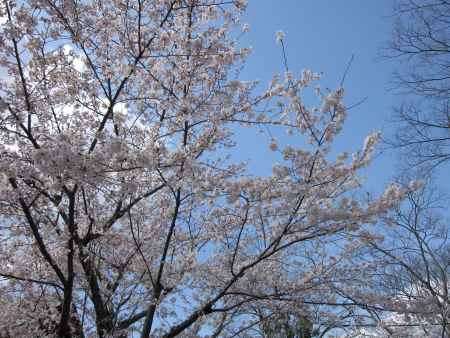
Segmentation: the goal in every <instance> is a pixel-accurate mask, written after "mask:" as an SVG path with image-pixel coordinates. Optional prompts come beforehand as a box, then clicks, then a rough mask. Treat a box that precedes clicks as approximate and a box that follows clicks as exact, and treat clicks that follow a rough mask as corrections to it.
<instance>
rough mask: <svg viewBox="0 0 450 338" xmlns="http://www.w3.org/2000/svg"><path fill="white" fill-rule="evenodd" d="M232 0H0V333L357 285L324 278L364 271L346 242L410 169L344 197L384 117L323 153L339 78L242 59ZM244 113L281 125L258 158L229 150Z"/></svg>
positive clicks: (211, 322) (163, 328)
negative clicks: (259, 167)
mask: <svg viewBox="0 0 450 338" xmlns="http://www.w3.org/2000/svg"><path fill="white" fill-rule="evenodd" d="M245 7H246V4H245V1H243V0H233V1H214V0H127V1H125V0H113V1H100V0H87V1H76V0H28V1H13V0H4V1H2V3H1V7H0V16H1V17H2V21H1V22H2V23H1V26H0V140H1V143H0V169H1V170H0V182H1V183H0V215H1V218H2V220H1V225H0V241H1V246H0V257H1V264H0V276H2V281H1V282H0V308H1V309H2V310H1V313H2V316H1V317H0V335H1V336H2V337H55V336H56V337H142V338H145V337H149V336H150V334H151V336H152V337H166V338H169V337H175V336H181V337H199V336H200V337H202V336H210V337H219V336H220V337H237V336H241V337H243V336H246V335H247V336H248V333H247V332H249V330H251V329H252V328H254V327H255V326H256V325H258V323H259V321H260V319H259V317H258V315H257V314H256V313H255V312H254V311H253V309H254V308H255V306H256V305H257V306H258V307H259V308H265V309H267V310H268V311H270V310H271V309H272V310H273V309H276V308H279V307H280V306H283V308H284V309H285V311H287V312H288V311H290V309H292V310H293V311H294V312H298V311H299V310H301V311H300V313H302V314H304V316H305V317H307V318H311V317H310V316H308V313H309V312H310V311H315V313H320V319H321V320H322V321H323V322H326V321H329V322H332V321H333V320H335V319H336V316H337V311H338V312H339V311H341V310H338V309H345V310H346V311H348V312H349V314H350V313H351V311H350V310H349V309H350V308H351V307H352V306H353V305H357V304H354V303H352V302H351V301H349V298H347V299H344V298H343V297H342V296H340V294H339V293H337V292H336V290H343V289H345V290H347V291H348V292H350V291H354V292H358V295H362V294H364V292H366V291H367V288H366V287H365V283H366V281H365V279H366V277H367V276H368V274H366V272H365V271H368V268H367V266H359V265H358V264H357V263H355V262H354V261H353V260H352V257H353V255H354V252H355V251H357V250H360V248H361V247H362V246H364V245H366V244H365V243H366V242H367V239H368V238H372V239H373V236H372V235H370V231H371V225H372V224H375V223H376V222H377V220H378V218H379V217H380V215H383V214H385V213H386V212H387V211H388V210H389V209H391V207H392V206H394V205H395V204H396V203H397V202H398V201H399V200H400V199H401V198H402V197H403V196H404V194H405V192H406V191H407V189H402V188H400V187H399V186H397V185H390V186H388V187H387V189H386V191H385V192H384V194H382V195H381V196H380V197H379V198H377V199H373V200H370V201H364V200H362V199H358V198H357V194H356V192H357V190H358V189H359V188H360V187H361V180H360V178H359V176H358V175H359V174H358V173H359V171H360V170H361V169H363V168H365V167H366V166H368V165H369V164H370V162H371V155H372V153H373V149H374V146H375V145H376V143H377V140H378V138H379V135H378V134H377V133H374V134H372V135H369V136H368V137H367V139H366V140H365V142H364V144H363V146H362V149H361V150H359V151H356V149H355V152H354V154H353V156H350V155H349V154H348V153H343V154H341V155H339V156H337V157H336V156H332V143H333V140H334V139H335V137H336V135H338V133H339V132H340V131H341V128H342V125H343V123H344V120H345V118H346V109H345V105H344V103H343V102H342V99H343V94H344V91H343V89H342V88H338V89H336V90H335V91H331V92H323V91H321V90H320V89H319V88H317V90H316V93H317V97H318V101H317V102H318V103H317V104H316V105H315V106H310V105H308V104H307V102H306V101H305V100H303V99H302V96H303V92H304V91H305V90H308V88H309V87H311V85H312V84H313V83H314V82H315V81H317V80H319V76H318V74H316V73H313V72H311V71H303V72H302V73H300V75H299V76H298V77H296V76H294V74H293V73H291V72H289V71H287V72H286V74H285V75H284V76H274V78H273V80H272V81H271V82H270V83H269V86H268V89H267V90H259V88H261V87H260V86H258V83H257V82H255V81H244V80H243V79H242V78H241V76H240V74H239V71H240V69H241V68H242V66H243V65H244V61H245V60H246V58H247V56H248V54H249V52H250V50H249V49H247V48H241V47H240V45H239V41H238V39H239V35H241V34H243V32H242V29H243V30H244V31H246V30H248V26H246V25H244V26H243V27H242V28H240V25H241V24H240V21H239V18H240V14H241V13H242V12H243V11H244V9H245ZM277 39H278V40H279V42H280V43H281V44H282V46H284V42H283V41H284V35H283V34H282V33H281V32H280V33H278V34H277ZM273 43H275V41H274V42H273ZM283 48H284V47H283ZM258 90H259V92H258ZM241 127H249V128H251V130H256V131H257V130H266V128H277V129H279V130H285V131H286V132H288V134H290V135H291V136H290V137H291V138H292V144H294V145H293V146H292V145H291V146H290V145H287V144H283V142H280V141H278V142H277V140H275V139H273V138H270V139H268V140H267V142H268V151H269V148H270V149H271V150H272V151H273V152H274V156H278V157H279V158H280V161H279V163H278V164H275V165H274V166H273V172H272V174H271V175H269V176H256V175H255V174H254V173H253V172H254V170H252V167H251V166H250V167H249V166H247V165H246V164H245V163H239V162H236V161H234V160H233V158H235V157H233V155H234V154H237V153H238V152H239V149H240V148H239V144H237V143H236V142H235V138H234V136H233V135H234V133H235V132H236V131H237V130H239V128H241ZM299 145H300V146H301V147H300V146H299ZM350 281H351V285H350ZM347 317H348V316H347Z"/></svg>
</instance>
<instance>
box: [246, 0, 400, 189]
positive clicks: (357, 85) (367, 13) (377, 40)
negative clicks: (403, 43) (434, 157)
mask: <svg viewBox="0 0 450 338" xmlns="http://www.w3.org/2000/svg"><path fill="white" fill-rule="evenodd" d="M392 5H393V1H391V0H376V1H363V0H345V1H333V0H250V1H249V6H248V9H247V12H246V14H245V15H244V17H243V18H242V23H248V24H249V25H250V27H251V30H250V32H249V33H247V34H246V35H245V38H244V39H243V40H242V44H243V45H246V46H252V48H253V53H252V55H251V56H250V58H249V60H248V62H247V65H246V67H245V70H244V72H243V73H242V77H244V78H247V79H259V80H261V81H262V83H263V84H264V86H265V83H266V82H267V81H268V80H269V79H270V78H271V76H272V74H274V73H283V65H282V57H281V49H280V46H279V45H278V44H277V43H276V41H275V32H276V31H277V30H283V31H284V32H285V33H286V48H287V55H288V60H289V66H290V68H291V70H292V71H293V72H294V74H298V73H299V72H300V71H301V70H302V69H304V68H307V69H311V70H313V71H316V72H323V73H324V77H323V79H322V80H321V81H320V84H321V86H322V88H326V87H329V88H330V89H335V88H336V87H337V86H338V85H339V82H340V80H341V78H342V75H343V73H344V71H345V68H346V66H347V64H348V62H349V60H350V58H351V56H352V54H353V55H354V57H355V58H354V61H353V64H352V66H351V69H350V72H349V73H348V75H347V78H346V81H345V85H344V86H345V89H346V98H345V102H346V104H347V105H348V106H350V105H352V104H354V103H356V102H358V101H360V100H361V99H363V98H365V97H367V100H366V101H365V102H364V103H363V104H362V105H360V106H358V107H357V108H354V109H352V110H351V111H349V117H348V120H347V123H346V124H345V127H344V131H343V133H342V136H341V137H340V138H339V139H338V142H337V143H336V147H337V149H338V150H342V151H343V150H347V151H356V150H358V149H359V148H360V147H361V145H362V143H363V141H364V138H365V136H366V135H367V134H369V133H370V132H372V131H375V130H381V131H382V132H383V133H385V134H389V132H390V129H391V127H390V124H389V119H390V117H391V114H392V107H393V106H394V105H395V104H398V103H399V102H400V101H401V98H400V97H398V96H396V95H394V94H393V93H392V92H389V91H388V90H387V88H388V85H389V80H390V77H391V73H392V72H393V70H394V69H395V67H396V64H395V62H392V61H389V60H383V59H379V58H377V55H378V54H379V50H380V48H381V47H382V46H383V44H384V43H385V42H386V41H388V40H389V38H390V34H391V30H392V24H393V18H392V17H390V14H391V13H392ZM245 138H246V139H245V142H244V143H245V144H244V145H243V147H242V148H241V147H240V149H241V157H242V158H243V159H247V158H252V159H255V158H257V162H255V164H254V165H252V167H251V170H252V171H254V172H260V173H265V172H267V170H268V169H269V168H270V166H271V164H272V162H273V158H272V157H270V156H267V152H268V148H267V146H266V145H264V144H262V143H261V142H259V140H257V139H255V138H253V137H251V136H248V135H246V136H245ZM395 162H396V161H395V160H394V159H393V157H392V155H390V156H389V155H383V156H380V157H378V158H377V159H376V161H375V162H374V163H373V165H372V167H371V168H370V170H369V171H368V177H369V179H368V181H367V188H369V190H372V191H378V192H379V191H380V190H381V188H382V187H383V186H384V184H385V183H387V182H388V181H389V180H390V179H391V178H392V177H393V176H394V175H395V167H396V163H395ZM252 163H253V162H252Z"/></svg>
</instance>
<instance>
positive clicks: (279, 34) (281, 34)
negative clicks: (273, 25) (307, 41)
mask: <svg viewBox="0 0 450 338" xmlns="http://www.w3.org/2000/svg"><path fill="white" fill-rule="evenodd" d="M275 36H276V38H277V42H281V41H283V40H284V37H285V34H284V32H283V31H281V30H280V31H277V32H276V34H275Z"/></svg>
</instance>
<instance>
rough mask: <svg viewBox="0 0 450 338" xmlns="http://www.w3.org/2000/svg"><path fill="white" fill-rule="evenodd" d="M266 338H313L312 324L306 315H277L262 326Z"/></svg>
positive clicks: (265, 321)
mask: <svg viewBox="0 0 450 338" xmlns="http://www.w3.org/2000/svg"><path fill="white" fill-rule="evenodd" d="M261 331H262V333H263V337H264V338H313V337H314V336H315V332H314V330H313V324H312V322H311V321H310V320H309V319H308V318H307V317H306V316H304V315H299V314H295V313H277V314H275V315H273V316H271V317H269V319H267V320H264V321H263V322H262V324H261Z"/></svg>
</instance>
